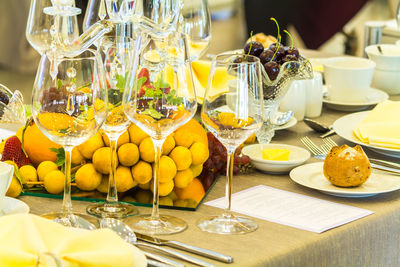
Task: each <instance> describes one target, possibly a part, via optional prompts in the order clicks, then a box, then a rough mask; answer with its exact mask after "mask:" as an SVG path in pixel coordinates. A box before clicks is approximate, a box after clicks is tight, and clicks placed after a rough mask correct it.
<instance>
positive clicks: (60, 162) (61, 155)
mask: <svg viewBox="0 0 400 267" xmlns="http://www.w3.org/2000/svg"><path fill="white" fill-rule="evenodd" d="M50 150H51V151H53V152H54V153H56V157H57V160H56V162H55V163H56V165H57V166H58V167H60V166H61V170H62V172H64V168H65V150H64V148H63V147H60V148H54V147H52V148H50Z"/></svg>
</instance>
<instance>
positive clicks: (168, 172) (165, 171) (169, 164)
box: [159, 156, 177, 183]
mask: <svg viewBox="0 0 400 267" xmlns="http://www.w3.org/2000/svg"><path fill="white" fill-rule="evenodd" d="M159 164H160V165H159V166H160V177H159V179H160V183H166V182H168V181H170V180H172V179H174V177H175V175H176V171H177V170H176V165H175V162H174V161H173V160H172V159H171V158H170V157H168V156H161V158H160V163H159Z"/></svg>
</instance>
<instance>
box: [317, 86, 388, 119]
mask: <svg viewBox="0 0 400 267" xmlns="http://www.w3.org/2000/svg"><path fill="white" fill-rule="evenodd" d="M367 90H368V96H367V97H366V99H365V100H364V101H360V102H342V101H336V100H331V99H329V96H328V89H327V87H326V85H324V86H323V91H324V98H323V100H322V101H323V102H324V103H325V105H326V106H327V107H328V108H330V109H334V110H339V111H348V112H353V111H361V110H365V109H367V108H369V107H370V106H374V105H376V104H378V103H381V102H384V101H386V100H387V99H388V98H389V95H388V94H387V93H385V92H383V91H381V90H378V89H375V88H372V87H370V88H368V89H367Z"/></svg>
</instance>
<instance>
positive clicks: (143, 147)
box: [139, 137, 155, 163]
mask: <svg viewBox="0 0 400 267" xmlns="http://www.w3.org/2000/svg"><path fill="white" fill-rule="evenodd" d="M139 152H140V158H141V159H142V160H144V161H147V162H149V163H152V162H154V157H155V153H154V145H153V141H151V138H150V137H146V138H145V139H143V141H142V142H141V143H140V145H139Z"/></svg>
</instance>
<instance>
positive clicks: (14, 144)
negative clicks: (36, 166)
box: [1, 136, 31, 168]
mask: <svg viewBox="0 0 400 267" xmlns="http://www.w3.org/2000/svg"><path fill="white" fill-rule="evenodd" d="M6 160H11V161H14V162H15V163H16V164H17V166H18V168H20V167H21V166H24V165H26V164H30V163H31V162H30V160H29V158H28V157H27V156H26V155H25V153H24V151H23V150H22V144H21V141H20V140H19V138H18V137H16V136H11V137H10V138H8V139H7V141H6V143H5V144H4V150H3V154H2V157H1V161H6Z"/></svg>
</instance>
